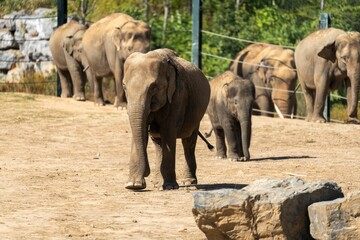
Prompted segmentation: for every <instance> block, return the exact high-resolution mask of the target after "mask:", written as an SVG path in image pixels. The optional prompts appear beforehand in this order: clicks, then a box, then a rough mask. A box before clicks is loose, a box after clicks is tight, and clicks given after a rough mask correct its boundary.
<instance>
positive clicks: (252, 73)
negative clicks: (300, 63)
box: [230, 43, 297, 117]
mask: <svg viewBox="0 0 360 240" xmlns="http://www.w3.org/2000/svg"><path fill="white" fill-rule="evenodd" d="M295 68H296V66H295V60H294V51H293V50H290V49H284V48H282V47H280V46H275V45H270V44H262V43H254V44H250V45H249V46H247V47H246V48H244V49H243V50H242V51H240V52H239V53H238V54H237V56H236V57H235V59H234V61H233V63H232V64H231V65H230V70H231V71H233V72H234V73H235V74H237V75H239V76H240V77H242V78H246V79H250V80H251V81H253V82H254V84H255V87H256V99H255V104H254V109H258V110H260V114H261V115H263V116H270V117H272V116H274V114H273V112H275V111H276V112H277V113H278V115H279V116H280V117H282V116H284V117H289V116H291V115H293V114H296V107H297V103H296V96H295V87H296V81H297V73H296V70H295ZM254 114H257V111H254Z"/></svg>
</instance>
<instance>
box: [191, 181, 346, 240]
mask: <svg viewBox="0 0 360 240" xmlns="http://www.w3.org/2000/svg"><path fill="white" fill-rule="evenodd" d="M193 197H194V208H193V214H194V217H195V221H196V223H197V225H198V227H199V228H200V229H201V230H202V231H203V232H204V233H205V235H206V237H207V238H208V239H217V240H218V239H312V237H311V235H310V230H309V225H310V221H309V217H308V212H307V207H308V206H309V205H311V204H312V203H315V202H319V201H327V200H333V199H336V198H339V197H343V194H342V192H341V189H340V188H339V187H338V186H337V185H336V183H332V182H327V181H317V182H311V183H305V182H304V181H302V180H301V179H299V178H289V179H286V180H275V179H259V180H257V181H254V182H253V183H251V184H250V185H248V186H247V187H245V188H243V189H241V190H235V189H223V190H215V191H205V192H195V193H194V194H193Z"/></svg>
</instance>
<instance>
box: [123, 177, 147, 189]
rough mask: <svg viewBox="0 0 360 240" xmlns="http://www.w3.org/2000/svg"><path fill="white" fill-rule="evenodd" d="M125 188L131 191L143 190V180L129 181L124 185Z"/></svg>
mask: <svg viewBox="0 0 360 240" xmlns="http://www.w3.org/2000/svg"><path fill="white" fill-rule="evenodd" d="M125 188H126V189H132V190H139V189H144V188H146V182H145V179H142V180H141V181H129V182H127V183H126V185H125Z"/></svg>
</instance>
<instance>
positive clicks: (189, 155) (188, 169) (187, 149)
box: [181, 128, 198, 186]
mask: <svg viewBox="0 0 360 240" xmlns="http://www.w3.org/2000/svg"><path fill="white" fill-rule="evenodd" d="M197 136H198V128H196V129H195V130H194V131H193V133H192V134H191V136H190V137H188V138H183V139H182V145H183V149H184V155H185V160H186V165H185V167H184V173H183V179H182V180H181V182H182V184H183V185H184V186H189V185H191V184H197V177H196V168H197V166H196V158H195V147H196V141H197Z"/></svg>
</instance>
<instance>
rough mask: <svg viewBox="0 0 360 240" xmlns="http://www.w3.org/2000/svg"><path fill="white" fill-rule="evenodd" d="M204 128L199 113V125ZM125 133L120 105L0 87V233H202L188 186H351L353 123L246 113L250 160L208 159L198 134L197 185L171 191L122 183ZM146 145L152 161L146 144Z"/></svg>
mask: <svg viewBox="0 0 360 240" xmlns="http://www.w3.org/2000/svg"><path fill="white" fill-rule="evenodd" d="M209 129H210V122H209V120H208V118H207V116H205V117H204V119H203V120H202V122H201V130H202V132H206V131H208V130H209ZM130 141H131V131H130V127H129V123H128V116H127V114H126V111H125V110H115V109H114V108H113V107H112V106H110V105H108V106H105V107H95V106H94V105H93V103H92V102H76V101H74V100H72V99H61V98H56V97H45V96H39V95H26V94H6V93H0V239H189V240H190V239H191V240H193V239H205V235H204V234H203V233H202V232H201V231H200V230H199V229H198V227H197V226H196V223H195V221H194V218H193V215H192V207H193V197H192V194H193V192H195V191H205V190H213V189H220V188H241V187H243V186H244V185H246V184H249V183H250V182H252V181H253V180H255V179H258V178H276V179H285V178H288V177H291V176H294V175H296V176H300V177H301V178H302V179H304V180H305V181H315V180H319V179H326V180H331V181H335V182H336V183H337V184H338V185H339V186H341V188H342V190H343V192H344V193H345V194H346V193H348V192H350V191H356V190H360V178H359V176H360V164H359V161H360V159H359V153H360V126H359V125H345V124H337V123H331V124H315V123H307V122H305V121H303V120H282V119H272V118H266V117H254V118H253V136H252V142H251V149H250V151H251V155H252V161H249V162H230V161H228V160H218V159H215V158H214V152H210V151H209V150H208V149H207V147H206V145H205V144H204V143H203V142H202V141H201V140H200V139H199V140H198V144H197V150H196V154H197V162H198V172H197V173H198V180H199V186H198V187H197V188H195V187H192V189H184V188H180V189H179V190H173V191H158V190H155V189H153V188H152V186H151V175H150V177H149V178H148V179H147V183H148V188H147V189H146V190H145V191H139V192H133V191H130V190H126V189H125V188H124V184H125V182H126V180H127V175H128V161H129V154H130ZM209 141H210V142H211V143H212V144H215V141H214V136H212V137H210V138H209ZM178 144H179V146H178V148H177V149H178V152H177V163H178V169H181V164H183V162H184V157H183V153H182V151H181V150H182V148H181V146H180V141H179V143H178ZM148 152H149V159H150V161H151V159H153V157H154V151H153V147H152V145H151V144H150V145H149V149H148ZM152 164H153V161H151V165H152Z"/></svg>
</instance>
